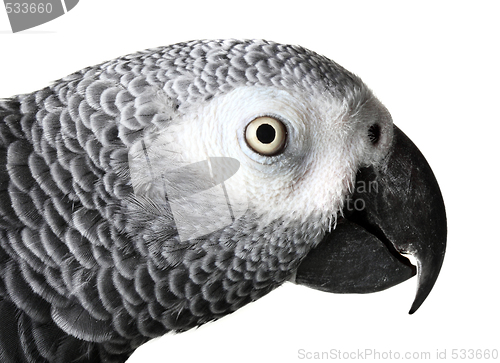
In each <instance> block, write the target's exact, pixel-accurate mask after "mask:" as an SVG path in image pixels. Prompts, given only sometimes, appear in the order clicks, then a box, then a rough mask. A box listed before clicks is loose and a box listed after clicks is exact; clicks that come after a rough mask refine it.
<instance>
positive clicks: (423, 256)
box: [296, 126, 447, 314]
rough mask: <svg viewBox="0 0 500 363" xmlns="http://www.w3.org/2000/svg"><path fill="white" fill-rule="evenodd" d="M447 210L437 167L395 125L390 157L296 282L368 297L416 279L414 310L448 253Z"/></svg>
mask: <svg viewBox="0 0 500 363" xmlns="http://www.w3.org/2000/svg"><path fill="white" fill-rule="evenodd" d="M446 234H447V228H446V213H445V208H444V203H443V198H442V196H441V191H440V190H439V186H438V183H437V181H436V178H435V177H434V174H433V173H432V170H431V168H430V166H429V164H428V163H427V161H426V160H425V158H424V156H423V155H422V154H421V153H420V151H419V150H418V148H417V147H416V146H415V145H414V144H413V143H412V141H411V140H410V139H409V138H408V137H407V136H406V135H405V134H404V133H403V132H402V131H401V130H399V129H398V128H397V127H396V126H394V140H393V145H392V148H391V151H390V152H389V155H388V157H387V158H386V159H385V160H384V162H383V163H382V164H381V165H378V166H377V167H369V168H365V169H362V170H360V171H359V172H358V174H357V177H356V188H355V191H354V193H353V195H352V196H351V197H350V198H349V199H348V203H347V205H346V206H345V208H344V211H343V218H339V220H338V225H337V228H336V229H335V230H334V231H332V232H331V233H327V235H326V236H325V237H324V239H323V241H322V242H321V243H320V244H319V245H318V246H317V247H316V248H315V249H313V250H311V251H310V253H309V254H308V255H307V256H306V257H305V259H304V260H303V261H302V262H301V264H300V266H299V268H298V270H297V274H296V283H298V284H302V285H306V286H309V287H313V288H316V289H320V290H323V291H328V292H336V293H352V292H354V293H367V292H374V291H380V290H383V289H386V288H389V287H391V286H394V285H396V284H398V283H400V282H402V281H405V280H407V279H408V278H410V277H412V276H413V275H415V267H414V266H412V265H411V263H410V262H409V261H408V259H406V258H405V257H404V255H410V256H413V257H414V259H415V261H416V265H417V266H416V273H417V276H418V285H417V293H416V296H415V300H414V302H413V305H412V307H411V309H410V314H412V313H414V312H415V311H416V310H417V309H418V308H419V307H420V305H421V304H422V303H423V302H424V300H425V299H426V297H427V296H428V295H429V293H430V291H431V290H432V287H433V286H434V283H435V282H436V279H437V277H438V275H439V271H440V270H441V265H442V263H443V259H444V253H445V248H446Z"/></svg>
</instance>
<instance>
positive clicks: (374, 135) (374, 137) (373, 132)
mask: <svg viewBox="0 0 500 363" xmlns="http://www.w3.org/2000/svg"><path fill="white" fill-rule="evenodd" d="M368 138H369V139H370V142H371V143H372V144H373V145H376V144H377V142H378V140H379V139H380V126H379V125H377V124H374V125H371V126H370V128H369V129H368Z"/></svg>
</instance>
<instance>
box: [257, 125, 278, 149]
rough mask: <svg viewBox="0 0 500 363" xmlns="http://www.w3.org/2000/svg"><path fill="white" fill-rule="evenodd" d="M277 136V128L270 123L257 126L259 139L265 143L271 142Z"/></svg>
mask: <svg viewBox="0 0 500 363" xmlns="http://www.w3.org/2000/svg"><path fill="white" fill-rule="evenodd" d="M275 137H276V130H275V129H274V127H272V126H271V125H269V124H262V125H260V126H259V127H258V128H257V139H259V141H260V142H261V143H263V144H270V143H272V142H273V141H274V138H275Z"/></svg>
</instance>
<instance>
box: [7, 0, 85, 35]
mask: <svg viewBox="0 0 500 363" xmlns="http://www.w3.org/2000/svg"><path fill="white" fill-rule="evenodd" d="M78 1H79V0H43V1H37V0H25V1H15V0H14V1H12V0H4V4H5V10H6V11H7V15H8V16H9V22H10V27H11V28H12V31H13V32H14V33H17V32H20V31H23V30H26V29H30V28H33V27H35V26H38V25H40V24H43V23H47V22H49V21H51V20H54V19H55V18H58V17H60V16H61V15H64V14H65V13H67V12H68V11H70V10H71V9H73V8H74V7H75V6H76V4H78Z"/></svg>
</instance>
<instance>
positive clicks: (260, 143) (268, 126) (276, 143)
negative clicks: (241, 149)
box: [245, 117, 287, 156]
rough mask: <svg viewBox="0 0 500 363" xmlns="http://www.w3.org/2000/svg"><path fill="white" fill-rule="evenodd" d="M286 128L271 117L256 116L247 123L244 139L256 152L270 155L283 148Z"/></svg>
mask: <svg viewBox="0 0 500 363" xmlns="http://www.w3.org/2000/svg"><path fill="white" fill-rule="evenodd" d="M286 134H287V132H286V128H285V125H283V123H282V122H281V121H279V120H276V119H275V118H272V117H258V118H256V119H255V120H253V121H252V122H250V123H249V124H248V125H247V128H246V131H245V139H246V142H247V144H248V146H249V147H250V148H251V149H252V150H253V151H255V152H256V153H259V154H262V155H266V156H271V155H276V154H278V153H279V152H281V151H282V150H283V149H284V148H285V142H286Z"/></svg>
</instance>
